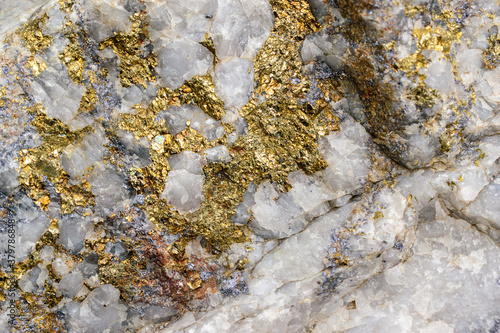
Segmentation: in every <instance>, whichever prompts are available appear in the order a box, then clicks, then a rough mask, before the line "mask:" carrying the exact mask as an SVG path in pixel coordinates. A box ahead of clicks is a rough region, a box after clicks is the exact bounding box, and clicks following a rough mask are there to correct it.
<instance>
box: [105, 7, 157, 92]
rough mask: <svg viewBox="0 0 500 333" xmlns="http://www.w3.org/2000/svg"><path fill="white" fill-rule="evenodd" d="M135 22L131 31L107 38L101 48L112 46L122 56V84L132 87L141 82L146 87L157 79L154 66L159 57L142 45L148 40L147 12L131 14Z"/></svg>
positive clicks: (120, 68)
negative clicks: (144, 49) (144, 50)
mask: <svg viewBox="0 0 500 333" xmlns="http://www.w3.org/2000/svg"><path fill="white" fill-rule="evenodd" d="M130 19H131V21H132V22H133V24H132V28H131V30H130V32H128V33H125V32H118V33H117V34H115V35H114V36H113V37H109V38H106V39H105V40H103V41H102V42H101V43H100V44H99V49H100V50H104V49H106V48H108V47H111V49H112V50H113V52H114V53H115V54H117V55H118V56H119V57H120V64H119V65H118V69H119V71H120V74H119V77H120V82H121V84H122V86H124V87H130V86H131V85H133V84H140V85H141V86H143V87H144V88H146V87H147V86H148V82H154V81H155V80H156V77H155V71H154V68H155V67H156V64H157V57H156V54H155V53H154V52H149V53H144V52H143V50H142V45H143V44H144V43H146V42H148V35H149V34H148V30H147V28H148V25H147V20H146V14H145V13H138V14H134V15H132V16H131V18H130Z"/></svg>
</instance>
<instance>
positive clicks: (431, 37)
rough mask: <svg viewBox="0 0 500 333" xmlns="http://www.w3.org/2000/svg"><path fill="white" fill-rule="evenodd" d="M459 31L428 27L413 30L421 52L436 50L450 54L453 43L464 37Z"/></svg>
mask: <svg viewBox="0 0 500 333" xmlns="http://www.w3.org/2000/svg"><path fill="white" fill-rule="evenodd" d="M457 29H458V28H455V27H452V28H449V27H447V28H443V27H441V26H437V27H432V26H431V25H428V26H426V27H424V28H421V29H418V28H415V29H413V37H415V38H416V39H417V48H418V49H419V50H435V51H438V52H443V53H445V54H448V53H449V52H450V49H451V46H452V45H453V43H454V42H456V41H458V40H460V38H461V37H462V32H461V31H457Z"/></svg>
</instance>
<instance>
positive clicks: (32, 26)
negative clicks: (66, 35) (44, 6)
mask: <svg viewBox="0 0 500 333" xmlns="http://www.w3.org/2000/svg"><path fill="white" fill-rule="evenodd" d="M48 19H49V15H48V14H47V13H45V14H43V15H42V16H40V17H37V18H34V19H32V20H30V21H28V22H27V23H25V24H23V26H22V27H21V28H19V29H18V30H17V34H18V35H19V36H20V37H21V39H22V40H23V42H24V46H25V47H26V48H28V49H29V50H30V51H31V53H32V54H36V53H38V52H41V51H43V50H45V49H46V48H47V47H49V46H50V44H52V40H53V39H54V38H53V37H52V36H48V35H44V34H43V27H44V26H45V24H46V23H47V20H48Z"/></svg>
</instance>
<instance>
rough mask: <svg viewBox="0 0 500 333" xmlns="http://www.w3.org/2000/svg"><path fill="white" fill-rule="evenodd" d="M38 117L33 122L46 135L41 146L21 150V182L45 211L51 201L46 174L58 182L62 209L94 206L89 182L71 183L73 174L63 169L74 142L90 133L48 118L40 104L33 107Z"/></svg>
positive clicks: (56, 186)
mask: <svg viewBox="0 0 500 333" xmlns="http://www.w3.org/2000/svg"><path fill="white" fill-rule="evenodd" d="M29 112H30V113H32V114H33V115H34V116H35V119H34V120H33V121H32V122H31V125H32V126H34V127H36V128H37V129H38V131H39V133H40V134H41V135H42V144H41V145H40V146H38V147H37V148H32V149H23V150H21V151H20V152H19V170H18V171H19V183H20V184H21V186H22V187H24V188H25V189H26V191H27V192H28V195H29V196H30V198H32V199H33V201H34V202H35V203H36V204H37V205H38V206H39V207H40V208H41V209H43V210H47V207H48V204H49V203H50V201H49V200H50V199H49V198H50V196H49V192H48V190H47V189H46V185H45V181H44V176H45V177H47V178H48V180H50V181H51V182H52V183H54V185H55V189H56V192H58V193H59V194H60V196H61V212H62V213H63V214H68V213H71V212H72V211H73V210H74V209H75V208H76V207H77V206H82V207H85V206H86V205H93V204H94V199H93V195H92V192H91V190H90V187H89V186H88V183H87V182H85V181H84V182H82V183H81V184H80V185H70V184H69V183H68V180H69V177H68V175H67V174H66V173H65V172H64V171H63V170H62V167H61V163H60V155H61V153H62V151H63V150H64V149H65V148H66V147H67V146H68V145H69V144H71V143H72V142H74V141H77V140H79V139H80V138H82V137H83V135H84V134H86V133H88V132H89V129H88V128H85V129H83V130H81V131H78V132H71V131H70V130H69V128H68V127H67V126H66V125H64V124H63V123H61V122H60V121H59V120H58V119H53V118H48V117H47V115H46V114H45V112H44V110H43V108H42V107H41V106H40V105H35V106H34V107H33V108H31V109H29Z"/></svg>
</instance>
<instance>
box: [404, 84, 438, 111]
mask: <svg viewBox="0 0 500 333" xmlns="http://www.w3.org/2000/svg"><path fill="white" fill-rule="evenodd" d="M438 96H439V91H438V90H437V89H432V88H430V87H428V86H427V85H426V84H425V78H420V79H419V81H418V84H417V86H416V87H414V88H413V89H411V91H410V94H409V96H408V98H409V99H410V100H412V101H414V102H415V104H416V105H417V106H420V107H427V108H430V107H432V106H433V105H434V104H435V100H436V99H437V98H438Z"/></svg>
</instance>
